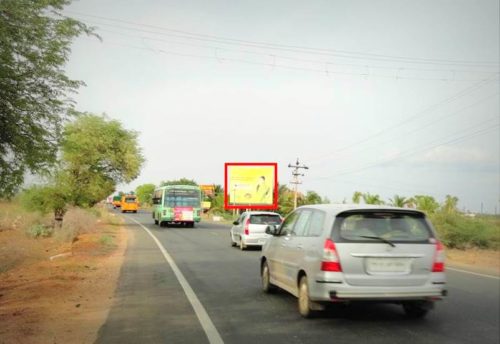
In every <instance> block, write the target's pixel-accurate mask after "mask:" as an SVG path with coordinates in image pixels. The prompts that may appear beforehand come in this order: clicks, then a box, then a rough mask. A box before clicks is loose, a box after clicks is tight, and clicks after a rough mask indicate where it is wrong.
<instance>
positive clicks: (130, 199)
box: [121, 195, 139, 213]
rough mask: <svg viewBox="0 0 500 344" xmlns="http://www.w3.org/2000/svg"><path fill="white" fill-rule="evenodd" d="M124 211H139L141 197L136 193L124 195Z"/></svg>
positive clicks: (122, 204) (122, 203)
mask: <svg viewBox="0 0 500 344" xmlns="http://www.w3.org/2000/svg"><path fill="white" fill-rule="evenodd" d="M121 208H122V213H125V212H127V211H131V212H134V213H137V210H138V209H139V199H138V198H137V196H136V195H123V196H122V201H121Z"/></svg>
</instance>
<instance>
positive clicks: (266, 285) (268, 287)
mask: <svg viewBox="0 0 500 344" xmlns="http://www.w3.org/2000/svg"><path fill="white" fill-rule="evenodd" d="M261 275H262V276H261V277H262V290H263V291H264V292H266V293H272V292H273V291H274V290H275V289H276V287H275V286H274V284H271V278H270V276H269V266H268V265H267V262H264V263H263V264H262V273H261Z"/></svg>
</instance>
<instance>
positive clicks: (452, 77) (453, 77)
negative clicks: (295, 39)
mask: <svg viewBox="0 0 500 344" xmlns="http://www.w3.org/2000/svg"><path fill="white" fill-rule="evenodd" d="M99 30H100V31H103V32H109V33H113V34H117V35H121V36H125V37H134V38H138V39H141V40H144V39H147V40H151V41H158V42H164V43H170V44H177V45H183V46H189V47H198V48H205V49H212V50H217V51H227V52H237V53H244V54H251V55H258V56H264V57H267V58H273V59H283V60H289V61H295V62H302V63H314V64H318V65H322V66H323V68H324V69H322V71H323V72H324V73H325V74H327V75H328V74H329V73H330V70H329V68H328V67H329V66H342V67H356V68H362V69H364V70H365V72H364V73H360V75H363V76H370V74H371V70H373V69H375V70H376V69H381V70H390V71H394V75H395V77H396V78H399V77H404V75H402V74H401V73H402V72H404V71H420V72H435V73H449V75H448V76H447V77H439V78H436V79H437V80H443V79H449V80H456V79H458V78H457V77H456V73H469V74H488V75H491V74H492V71H486V70H465V69H455V68H453V69H436V68H415V67H405V68H401V67H390V66H378V65H367V64H355V63H339V62H333V61H330V60H311V59H303V58H296V57H290V56H284V55H277V54H274V53H272V54H271V53H263V52H256V51H250V50H242V49H231V48H225V47H220V46H215V45H200V44H193V43H186V42H178V41H172V40H167V39H161V38H153V37H147V36H143V35H141V36H137V35H131V34H127V33H123V32H119V31H113V30H109V29H99ZM458 80H460V79H458Z"/></svg>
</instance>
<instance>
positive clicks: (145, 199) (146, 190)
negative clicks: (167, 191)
mask: <svg viewBox="0 0 500 344" xmlns="http://www.w3.org/2000/svg"><path fill="white" fill-rule="evenodd" d="M155 188H156V186H155V185H154V184H142V185H139V186H138V187H137V188H136V189H135V193H136V194H137V197H138V198H139V202H141V204H147V205H151V204H152V197H153V192H154V191H155Z"/></svg>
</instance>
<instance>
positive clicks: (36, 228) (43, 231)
mask: <svg viewBox="0 0 500 344" xmlns="http://www.w3.org/2000/svg"><path fill="white" fill-rule="evenodd" d="M27 233H28V235H30V236H32V237H33V238H47V237H50V236H52V234H53V233H54V230H53V229H52V228H50V227H47V226H44V225H42V224H36V225H33V226H31V227H30V228H29V229H28V231H27Z"/></svg>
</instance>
